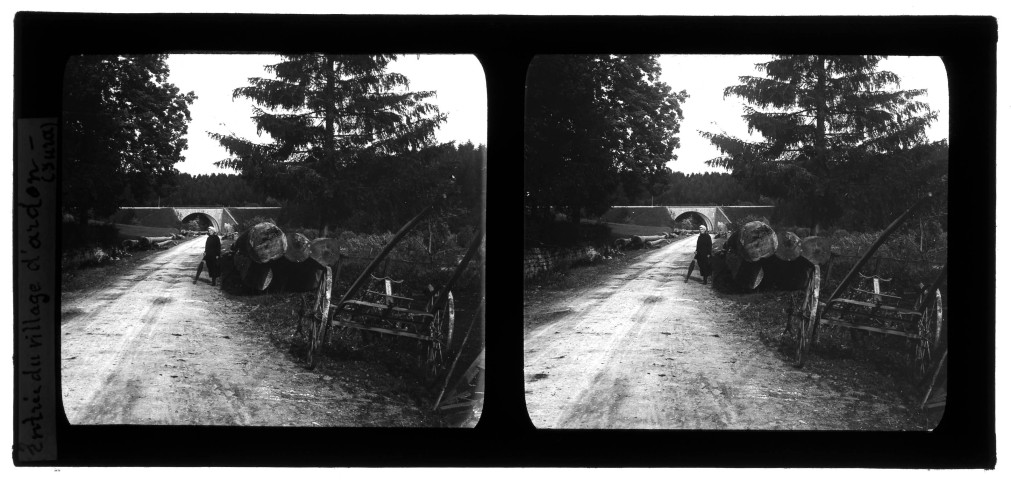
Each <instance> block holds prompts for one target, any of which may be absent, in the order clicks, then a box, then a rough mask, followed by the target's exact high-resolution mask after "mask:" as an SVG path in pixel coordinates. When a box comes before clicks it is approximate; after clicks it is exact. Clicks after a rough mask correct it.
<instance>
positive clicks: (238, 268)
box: [221, 222, 340, 292]
mask: <svg viewBox="0 0 1011 480" xmlns="http://www.w3.org/2000/svg"><path fill="white" fill-rule="evenodd" d="M339 257H340V250H339V248H338V245H337V241H336V240H334V239H330V238H318V239H316V240H313V241H309V239H308V238H306V237H305V236H304V235H302V234H300V233H284V232H283V231H281V229H280V228H279V227H278V226H277V225H274V224H273V223H270V222H263V223H258V224H256V225H254V226H253V227H252V228H250V229H249V230H247V231H246V232H243V233H242V234H241V235H239V236H238V238H236V239H235V242H234V243H232V246H231V248H230V251H228V252H225V253H224V254H223V255H222V256H221V275H222V282H221V284H222V288H228V289H232V288H234V287H236V286H238V285H242V286H245V287H247V288H249V289H251V290H253V291H256V292H263V291H266V290H268V289H270V290H272V291H277V290H291V291H306V290H311V289H312V288H314V287H315V285H316V281H317V278H318V275H319V274H320V273H321V272H322V271H323V267H324V266H334V265H336V263H337V260H338V258H339ZM310 260H311V261H310Z"/></svg>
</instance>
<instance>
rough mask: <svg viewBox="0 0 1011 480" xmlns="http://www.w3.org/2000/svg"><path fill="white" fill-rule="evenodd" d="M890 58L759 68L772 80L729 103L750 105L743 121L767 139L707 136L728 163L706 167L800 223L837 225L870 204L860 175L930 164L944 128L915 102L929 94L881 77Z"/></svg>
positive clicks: (822, 59)
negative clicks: (930, 151) (924, 150)
mask: <svg viewBox="0 0 1011 480" xmlns="http://www.w3.org/2000/svg"><path fill="white" fill-rule="evenodd" d="M882 58H884V57H881V56H872V55H861V56H835V55H780V56H776V57H775V58H774V59H773V60H771V61H769V62H766V63H760V64H757V65H756V68H757V70H758V71H760V72H764V73H765V76H764V77H755V76H747V77H740V80H741V84H740V85H735V86H730V87H727V88H726V89H725V90H724V96H725V97H726V96H731V95H733V96H737V97H740V98H742V99H744V100H746V101H747V102H748V103H749V104H751V106H748V107H746V108H745V112H744V115H743V116H742V118H744V120H745V121H746V122H747V124H748V129H749V132H752V133H753V132H758V133H759V134H761V135H762V137H764V140H763V141H760V142H749V141H747V140H744V139H740V138H735V137H732V136H729V135H726V134H715V133H708V132H700V133H701V134H702V136H703V137H705V138H707V139H709V140H710V141H711V142H712V143H713V145H715V146H716V147H717V148H719V149H720V151H721V153H722V154H723V155H721V156H720V157H717V158H714V159H712V160H709V161H708V162H707V163H708V164H709V165H711V166H719V167H724V168H727V169H729V170H731V171H732V172H733V174H734V175H735V176H738V177H740V178H745V179H747V180H749V182H750V183H751V185H753V186H754V187H756V188H757V189H758V190H759V191H760V192H761V193H762V194H763V195H767V196H769V197H772V198H774V199H777V200H779V201H780V202H785V203H788V204H790V205H791V206H792V207H793V208H794V209H795V211H798V212H799V213H798V216H800V217H802V218H798V219H796V220H798V221H801V222H810V223H811V224H812V225H815V224H819V223H828V222H833V221H835V220H837V219H838V218H840V217H841V216H842V215H843V214H844V213H845V212H846V211H847V210H852V209H853V208H856V206H857V205H858V204H860V203H861V201H862V200H865V199H866V197H865V196H864V194H865V193H867V192H864V191H863V185H862V184H861V183H860V182H858V181H856V179H857V178H859V177H861V175H855V172H866V171H867V170H868V169H870V170H873V169H875V168H878V167H877V166H885V165H884V164H882V163H881V162H894V163H898V162H900V161H903V159H909V158H911V157H922V156H923V155H920V154H917V153H915V150H917V149H918V148H920V147H922V146H923V145H924V144H926V143H927V139H926V136H925V129H926V127H927V126H928V125H929V124H930V123H931V122H933V121H934V120H936V119H937V113H936V112H934V111H931V110H930V108H929V107H928V105H927V104H925V103H924V102H921V101H919V100H917V97H919V96H920V95H922V94H923V93H924V92H923V91H922V90H901V89H900V88H899V87H900V79H899V77H898V76H896V75H895V74H894V73H892V72H888V71H880V70H878V63H879V62H880V61H881V59H882ZM887 170H892V169H891V168H887ZM894 180H896V181H899V180H900V179H894ZM882 207H883V208H885V209H889V210H890V209H891V205H882Z"/></svg>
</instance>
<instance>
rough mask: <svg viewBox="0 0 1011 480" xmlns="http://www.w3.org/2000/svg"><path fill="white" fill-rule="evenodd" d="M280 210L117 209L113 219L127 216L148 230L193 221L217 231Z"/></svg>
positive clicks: (222, 208)
mask: <svg viewBox="0 0 1011 480" xmlns="http://www.w3.org/2000/svg"><path fill="white" fill-rule="evenodd" d="M280 211H281V207H221V206H216V207H120V208H119V212H118V213H117V214H116V217H117V218H120V219H123V218H126V217H129V218H130V219H131V220H132V221H134V222H135V223H137V224H139V225H145V226H149V227H175V226H178V224H179V223H180V222H183V223H185V222H189V221H191V220H197V221H198V222H199V223H200V224H202V225H209V226H212V227H214V228H215V229H216V230H218V231H221V229H222V227H224V225H225V224H230V225H232V226H236V225H238V224H239V222H242V221H243V220H246V219H249V218H253V217H255V216H269V217H274V216H276V215H277V214H278V213H279V212H280ZM118 223H127V222H126V221H120V222H118Z"/></svg>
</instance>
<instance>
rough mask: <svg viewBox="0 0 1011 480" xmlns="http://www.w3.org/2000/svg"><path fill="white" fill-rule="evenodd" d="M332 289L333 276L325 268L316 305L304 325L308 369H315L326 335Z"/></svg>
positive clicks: (317, 293)
mask: <svg viewBox="0 0 1011 480" xmlns="http://www.w3.org/2000/svg"><path fill="white" fill-rule="evenodd" d="M332 287H333V275H332V273H331V270H330V267H326V269H325V270H324V271H323V275H322V278H320V282H319V287H318V288H317V290H316V303H315V304H314V305H313V308H312V310H311V311H310V312H309V315H306V322H305V323H304V328H305V332H306V334H307V337H308V338H307V342H306V343H307V345H306V347H307V348H306V355H305V361H306V363H308V364H309V367H310V368H316V365H317V364H319V357H320V354H321V353H322V349H323V343H324V342H323V340H324V337H325V336H326V335H327V331H328V328H327V327H329V325H328V324H329V323H330V322H328V321H327V320H329V318H330V315H329V314H330V292H331V288H332Z"/></svg>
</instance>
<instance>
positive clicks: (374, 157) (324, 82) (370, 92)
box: [210, 54, 446, 226]
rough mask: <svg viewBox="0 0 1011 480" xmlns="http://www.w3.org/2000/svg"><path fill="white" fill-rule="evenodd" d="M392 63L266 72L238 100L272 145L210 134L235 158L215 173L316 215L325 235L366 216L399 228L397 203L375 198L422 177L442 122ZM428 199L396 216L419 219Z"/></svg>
mask: <svg viewBox="0 0 1011 480" xmlns="http://www.w3.org/2000/svg"><path fill="white" fill-rule="evenodd" d="M396 58H397V57H396V56H395V55H315V54H314V55H289V56H285V57H284V58H283V60H282V61H281V62H279V63H277V64H274V65H268V66H266V67H265V69H266V70H267V72H269V73H272V74H273V76H274V78H250V79H249V85H248V86H245V87H241V88H237V89H235V91H234V92H233V97H235V98H237V97H245V98H249V99H251V100H252V101H253V102H254V103H255V104H256V105H257V106H256V107H254V110H253V121H254V122H255V123H256V127H257V132H258V133H261V134H262V133H266V134H267V135H268V136H269V137H270V139H271V141H270V142H269V143H257V142H254V141H253V140H250V139H245V138H240V137H237V136H235V135H223V134H218V133H210V136H211V137H212V138H214V139H216V140H217V141H218V142H220V143H221V145H222V146H224V147H225V148H226V149H227V151H228V152H229V154H230V155H231V156H230V157H229V158H227V159H224V160H222V161H219V162H217V163H216V165H218V166H220V167H226V168H232V169H235V170H237V171H239V172H240V173H241V174H242V175H243V176H244V177H245V178H248V179H250V180H251V181H252V182H253V184H254V186H256V187H257V188H259V189H262V190H263V191H264V192H265V193H266V194H267V195H270V196H272V197H274V198H277V199H279V200H281V201H282V202H285V203H286V204H287V205H289V206H290V207H292V208H294V209H301V210H303V211H311V212H313V214H314V216H315V218H314V219H312V220H313V223H315V224H318V225H320V226H322V225H323V224H325V223H327V222H344V221H348V220H349V219H351V218H353V217H356V216H359V217H360V216H363V215H364V216H366V217H371V218H373V219H375V220H376V221H375V222H373V223H376V224H377V225H378V224H390V223H394V220H393V219H392V217H394V216H396V213H395V212H394V211H392V210H389V209H390V208H392V207H393V205H391V202H394V200H391V199H388V198H379V195H377V190H379V189H383V188H385V185H387V184H385V183H384V182H388V181H389V179H390V177H395V179H394V180H393V182H394V183H395V182H396V181H397V180H396V179H406V178H410V176H411V175H412V174H417V173H418V172H419V171H420V170H423V169H424V165H426V163H427V162H429V161H430V159H431V157H433V155H436V153H435V152H433V151H430V150H429V147H433V146H434V142H435V140H434V132H435V130H436V128H438V126H439V124H441V123H442V122H443V121H445V118H446V117H445V115H444V114H441V113H439V111H438V108H437V107H435V106H434V105H432V104H430V103H428V101H427V100H428V99H429V98H430V97H432V95H434V92H410V91H409V90H408V88H409V82H408V79H407V78H406V77H404V76H403V75H401V74H398V73H392V72H388V71H387V70H386V68H387V66H388V64H389V63H390V62H391V61H393V60H395V59H396ZM419 169H420V170H419ZM383 173H385V174H387V176H385V177H384V175H383ZM404 191H408V190H404ZM412 191H413V192H414V193H416V194H417V193H418V192H417V190H416V189H415V190H412ZM426 194H429V195H427V196H432V195H434V194H432V192H426ZM425 196H426V195H420V196H415V197H412V198H410V199H406V200H408V201H409V204H408V205H402V204H398V205H396V207H397V208H401V207H402V209H410V210H411V211H416V210H417V206H416V204H417V203H418V202H425V201H427V199H426V198H425ZM397 198H398V200H397V201H404V200H405V199H404V198H402V196H401V197H397Z"/></svg>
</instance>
